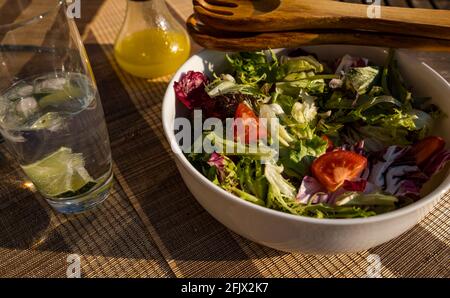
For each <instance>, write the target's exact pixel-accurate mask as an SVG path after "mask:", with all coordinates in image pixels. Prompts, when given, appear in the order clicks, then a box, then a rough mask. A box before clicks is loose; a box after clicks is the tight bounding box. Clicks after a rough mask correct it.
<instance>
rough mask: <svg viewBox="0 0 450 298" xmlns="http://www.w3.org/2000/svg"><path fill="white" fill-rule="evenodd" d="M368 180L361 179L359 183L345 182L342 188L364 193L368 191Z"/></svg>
mask: <svg viewBox="0 0 450 298" xmlns="http://www.w3.org/2000/svg"><path fill="white" fill-rule="evenodd" d="M366 186H367V180H364V179H361V180H357V181H349V180H345V181H344V184H342V187H343V188H344V189H345V190H347V191H357V192H363V191H364V190H365V189H366Z"/></svg>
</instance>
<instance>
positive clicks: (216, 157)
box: [208, 152, 225, 181]
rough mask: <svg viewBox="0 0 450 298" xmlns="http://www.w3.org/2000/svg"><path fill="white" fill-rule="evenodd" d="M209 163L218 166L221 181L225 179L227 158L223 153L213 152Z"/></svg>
mask: <svg viewBox="0 0 450 298" xmlns="http://www.w3.org/2000/svg"><path fill="white" fill-rule="evenodd" d="M208 165H210V166H211V167H215V168H216V171H217V173H218V176H219V177H218V178H219V181H223V180H224V179H225V158H224V157H223V156H222V155H220V154H218V153H216V152H213V153H212V154H211V156H210V158H209V160H208Z"/></svg>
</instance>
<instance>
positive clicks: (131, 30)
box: [114, 0, 190, 79]
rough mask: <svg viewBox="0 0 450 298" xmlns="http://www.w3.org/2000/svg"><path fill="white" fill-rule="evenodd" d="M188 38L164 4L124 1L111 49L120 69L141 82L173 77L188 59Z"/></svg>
mask: <svg viewBox="0 0 450 298" xmlns="http://www.w3.org/2000/svg"><path fill="white" fill-rule="evenodd" d="M189 52H190V42H189V36H188V35H187V32H186V30H185V29H184V28H183V26H182V25H181V24H180V23H179V22H178V21H177V20H176V19H175V18H174V17H173V15H172V14H171V13H170V12H169V10H168V8H167V5H166V3H165V1H164V0H127V12H126V15H125V19H124V22H123V24H122V28H121V30H120V32H119V34H118V36H117V39H116V42H115V45H114V56H115V58H116V61H117V63H118V64H119V66H120V67H121V68H122V69H124V70H125V71H127V72H129V73H130V74H132V75H135V76H138V77H141V78H148V79H150V78H156V77H160V76H163V75H168V74H170V73H173V72H174V71H176V70H177V69H178V67H180V66H181V64H183V62H184V61H186V59H187V58H188V57H189Z"/></svg>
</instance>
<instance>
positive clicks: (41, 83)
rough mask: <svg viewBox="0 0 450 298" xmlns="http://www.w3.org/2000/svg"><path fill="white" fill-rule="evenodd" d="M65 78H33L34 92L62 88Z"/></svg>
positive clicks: (47, 91) (48, 91)
mask: <svg viewBox="0 0 450 298" xmlns="http://www.w3.org/2000/svg"><path fill="white" fill-rule="evenodd" d="M66 82H67V80H66V78H54V77H50V78H49V77H48V76H45V77H40V78H37V79H35V80H34V92H35V93H50V92H53V91H59V90H63V89H64V85H65V84H66Z"/></svg>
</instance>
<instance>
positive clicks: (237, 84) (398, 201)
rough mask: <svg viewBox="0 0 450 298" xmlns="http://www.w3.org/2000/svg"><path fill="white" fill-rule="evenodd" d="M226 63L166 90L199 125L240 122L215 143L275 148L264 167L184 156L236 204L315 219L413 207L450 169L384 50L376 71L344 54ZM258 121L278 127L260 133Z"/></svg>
mask: <svg viewBox="0 0 450 298" xmlns="http://www.w3.org/2000/svg"><path fill="white" fill-rule="evenodd" d="M227 60H228V64H229V68H228V70H227V72H225V73H223V74H215V75H214V76H213V77H211V78H208V77H207V76H206V75H205V74H203V73H201V72H194V71H189V72H187V73H185V74H183V75H182V76H181V78H180V79H179V81H178V82H175V84H174V90H175V94H176V97H177V100H179V101H180V102H181V103H182V104H183V105H184V106H185V107H186V108H187V109H189V110H191V111H194V110H201V111H202V114H203V116H204V117H205V118H211V117H216V118H218V119H220V120H221V121H225V119H227V118H233V119H234V120H237V119H240V120H241V121H242V123H243V124H244V128H245V129H243V130H241V131H235V133H234V136H233V138H231V139H226V136H224V135H221V136H215V137H216V140H217V142H219V141H220V142H231V143H233V142H234V143H240V144H241V145H244V146H248V145H249V144H251V143H258V142H259V141H260V139H261V138H266V139H269V140H273V139H276V140H277V141H278V142H279V150H278V151H279V152H277V158H276V159H273V160H269V161H267V160H265V161H264V162H262V160H261V156H259V155H258V154H253V155H251V154H246V153H245V152H244V153H241V154H228V153H224V152H212V153H206V152H203V153H192V152H191V153H186V156H187V158H188V160H189V161H190V162H191V163H192V165H193V166H194V167H195V168H196V169H197V170H199V171H200V172H201V173H202V174H203V175H204V176H205V177H207V178H208V179H209V180H210V181H212V182H213V183H214V184H216V185H218V186H220V187H221V188H223V189H225V190H226V191H228V192H230V193H233V194H235V195H236V196H238V197H240V198H241V199H244V200H246V201H249V202H252V203H254V204H257V205H260V206H264V207H267V208H271V209H274V210H279V211H282V212H287V213H291V214H295V215H301V216H309V217H315V218H358V217H369V216H374V215H377V214H382V213H385V212H388V211H392V210H395V209H398V208H401V207H403V206H406V205H408V204H411V203H413V202H415V201H417V200H419V199H420V197H421V195H420V193H421V189H422V186H423V185H424V184H425V183H426V182H427V181H428V180H429V179H430V178H431V177H432V176H433V175H434V174H436V173H437V172H438V171H440V170H442V169H443V168H444V167H445V165H446V163H447V162H448V161H450V150H448V149H446V148H445V141H444V140H443V139H442V138H440V137H439V136H430V131H431V128H432V126H433V124H434V123H435V121H436V120H437V119H438V118H440V117H446V115H444V114H443V112H441V111H440V109H439V108H438V107H437V106H436V105H434V104H432V103H431V102H430V98H419V97H415V96H413V95H412V94H411V92H410V90H409V89H408V88H407V86H406V84H405V82H404V80H403V78H402V76H401V74H400V71H399V69H398V66H397V63H396V60H395V59H394V51H390V53H389V55H388V59H387V61H386V62H385V64H384V65H373V64H372V63H371V62H370V61H368V59H366V58H363V57H352V56H350V55H345V56H343V57H342V58H340V59H338V60H337V61H319V60H318V59H317V57H316V56H315V55H313V54H310V53H307V52H304V51H303V50H300V49H298V50H294V51H291V52H289V53H288V54H285V55H278V56H277V55H276V54H275V53H274V52H272V51H259V52H241V53H235V54H231V55H227ZM261 119H277V120H278V122H277V123H278V125H277V127H276V129H275V130H273V129H272V130H270V129H269V128H270V127H267V129H266V130H264V129H261V127H260V126H261V125H262V123H263V122H262V121H261ZM264 123H269V125H267V126H270V123H271V122H270V121H269V122H264ZM252 130H255V131H257V133H253V134H251V133H250V131H252ZM262 131H266V133H262ZM274 132H275V134H276V136H275V135H273V134H274ZM204 135H208V136H211V132H204ZM275 137H276V138H275Z"/></svg>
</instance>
